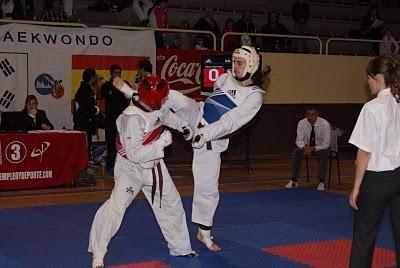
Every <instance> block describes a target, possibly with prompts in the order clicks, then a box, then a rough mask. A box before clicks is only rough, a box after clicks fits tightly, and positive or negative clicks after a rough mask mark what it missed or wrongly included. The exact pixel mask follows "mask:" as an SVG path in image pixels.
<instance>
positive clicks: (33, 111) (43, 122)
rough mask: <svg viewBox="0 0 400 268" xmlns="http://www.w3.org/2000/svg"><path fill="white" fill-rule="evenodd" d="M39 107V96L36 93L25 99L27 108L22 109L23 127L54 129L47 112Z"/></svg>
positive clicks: (29, 128) (25, 128)
mask: <svg viewBox="0 0 400 268" xmlns="http://www.w3.org/2000/svg"><path fill="white" fill-rule="evenodd" d="M37 107H38V100H37V98H36V97H35V96H34V95H28V96H27V97H26V99H25V108H24V109H23V110H22V126H23V129H24V130H26V131H28V130H50V129H54V126H53V124H52V123H50V121H49V119H48V118H47V116H46V112H45V111H43V110H39V109H38V108H37Z"/></svg>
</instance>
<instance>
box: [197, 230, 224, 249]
mask: <svg viewBox="0 0 400 268" xmlns="http://www.w3.org/2000/svg"><path fill="white" fill-rule="evenodd" d="M197 239H198V240H199V241H200V242H203V243H204V244H205V245H206V247H207V248H208V250H209V251H213V252H217V251H220V250H221V248H220V247H219V246H218V245H217V244H215V243H214V242H213V241H212V238H211V237H206V236H203V235H202V234H201V232H200V230H199V231H198V233H197Z"/></svg>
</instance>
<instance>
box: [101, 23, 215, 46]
mask: <svg viewBox="0 0 400 268" xmlns="http://www.w3.org/2000/svg"><path fill="white" fill-rule="evenodd" d="M100 28H110V29H120V30H133V31H135V30H146V31H147V30H153V31H159V32H172V33H198V34H209V35H211V36H212V38H213V50H217V37H216V36H215V34H214V33H213V32H210V31H201V30H189V29H177V28H153V27H141V26H122V25H101V26H100Z"/></svg>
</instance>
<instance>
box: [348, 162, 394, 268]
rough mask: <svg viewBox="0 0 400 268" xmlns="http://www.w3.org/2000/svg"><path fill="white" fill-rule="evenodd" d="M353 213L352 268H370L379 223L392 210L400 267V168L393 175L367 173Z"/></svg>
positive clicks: (390, 172) (391, 215) (390, 173)
mask: <svg viewBox="0 0 400 268" xmlns="http://www.w3.org/2000/svg"><path fill="white" fill-rule="evenodd" d="M357 206H358V210H355V212H354V226H353V243H352V247H351V255H350V267H351V268H364V267H365V268H367V267H368V268H369V267H371V262H372V254H373V250H374V245H375V238H376V234H377V231H378V227H379V223H380V220H381V218H382V215H383V213H384V211H385V208H386V207H387V206H389V212H390V220H391V223H392V228H393V234H394V240H395V250H396V260H397V267H400V168H397V169H395V170H393V171H382V172H373V171H366V172H365V176H364V179H363V182H362V184H361V187H360V194H359V196H358V199H357Z"/></svg>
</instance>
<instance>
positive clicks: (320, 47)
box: [221, 32, 322, 55]
mask: <svg viewBox="0 0 400 268" xmlns="http://www.w3.org/2000/svg"><path fill="white" fill-rule="evenodd" d="M244 34H246V35H248V36H263V37H284V38H297V39H312V40H316V41H318V43H319V54H320V55H322V40H321V39H320V38H319V37H317V36H308V35H288V34H265V33H239V32H226V33H224V34H223V35H222V37H221V51H224V39H225V36H227V35H244Z"/></svg>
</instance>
